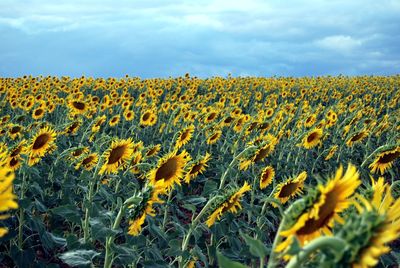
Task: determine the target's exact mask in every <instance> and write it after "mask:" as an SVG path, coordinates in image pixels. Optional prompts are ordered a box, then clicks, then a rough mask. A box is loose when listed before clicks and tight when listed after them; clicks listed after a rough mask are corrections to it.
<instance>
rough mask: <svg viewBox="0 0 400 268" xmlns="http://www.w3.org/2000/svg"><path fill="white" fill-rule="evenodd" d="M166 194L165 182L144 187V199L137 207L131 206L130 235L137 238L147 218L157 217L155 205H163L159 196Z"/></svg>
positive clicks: (160, 181)
mask: <svg viewBox="0 0 400 268" xmlns="http://www.w3.org/2000/svg"><path fill="white" fill-rule="evenodd" d="M165 193H166V185H165V183H164V180H159V181H157V182H156V183H155V184H154V185H151V184H148V185H147V186H146V187H144V190H143V192H142V197H143V198H142V199H141V201H140V203H139V204H138V205H136V206H129V214H130V218H131V220H129V229H128V234H129V235H132V236H137V235H138V234H139V233H140V232H141V231H142V225H143V224H144V221H145V219H146V216H147V215H149V216H152V217H154V216H155V211H154V208H153V205H154V204H161V203H163V202H164V201H162V200H161V199H160V197H159V195H162V194H165Z"/></svg>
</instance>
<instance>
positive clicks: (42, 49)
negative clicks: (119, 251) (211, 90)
mask: <svg viewBox="0 0 400 268" xmlns="http://www.w3.org/2000/svg"><path fill="white" fill-rule="evenodd" d="M0 37H1V39H0V77H17V76H23V75H34V76H38V75H55V76H62V75H68V76H72V77H80V76H82V75H85V76H93V77H122V76H125V75H126V74H128V75H129V76H139V77H142V78H151V77H169V76H172V77H177V76H181V75H184V74H185V73H190V74H191V76H198V77H202V78H205V77H211V76H224V77H225V76H227V75H228V74H231V75H232V76H266V77H270V76H296V77H298V76H321V75H340V74H341V75H393V74H399V73H400V45H399V44H400V0H379V1H376V0H373V1H371V0H332V1H316V0H297V1H295V0H287V1H284V0H282V1H278V0H264V1H262V0H242V1H236V0H215V1H211V0H200V1H194V0H191V1H182V0H172V1H167V0H155V1H153V0H138V1H136V0H122V1H120V0H104V1H102V0H90V1H88V0H69V1H65V0H57V1H54V0H0Z"/></svg>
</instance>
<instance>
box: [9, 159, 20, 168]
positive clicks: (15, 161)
mask: <svg viewBox="0 0 400 268" xmlns="http://www.w3.org/2000/svg"><path fill="white" fill-rule="evenodd" d="M16 165H18V158H16V157H13V158H11V160H10V166H11V167H15V166H16Z"/></svg>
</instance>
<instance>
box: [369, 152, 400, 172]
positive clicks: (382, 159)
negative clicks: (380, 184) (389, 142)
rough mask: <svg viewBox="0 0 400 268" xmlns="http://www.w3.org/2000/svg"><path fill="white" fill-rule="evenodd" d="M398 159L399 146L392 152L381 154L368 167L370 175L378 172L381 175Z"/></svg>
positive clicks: (399, 155) (399, 154)
mask: <svg viewBox="0 0 400 268" xmlns="http://www.w3.org/2000/svg"><path fill="white" fill-rule="evenodd" d="M399 157H400V146H399V147H396V148H394V149H393V150H388V151H384V152H381V153H380V154H379V155H378V156H377V157H376V158H375V160H374V162H372V163H371V164H370V165H369V168H370V169H371V172H372V173H377V171H378V170H379V171H380V172H381V174H383V173H384V172H385V171H386V170H387V169H390V168H391V167H392V165H393V163H394V161H395V160H396V159H397V158H399Z"/></svg>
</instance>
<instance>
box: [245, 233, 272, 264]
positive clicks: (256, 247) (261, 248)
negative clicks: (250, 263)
mask: <svg viewBox="0 0 400 268" xmlns="http://www.w3.org/2000/svg"><path fill="white" fill-rule="evenodd" d="M242 237H243V239H244V240H245V241H246V244H247V245H248V246H249V247H250V253H251V254H252V255H253V256H255V257H259V258H265V256H266V255H267V253H268V249H267V247H266V246H265V245H264V244H263V243H262V242H261V241H260V240H258V239H254V238H252V237H250V236H248V235H247V234H243V233H242Z"/></svg>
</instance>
